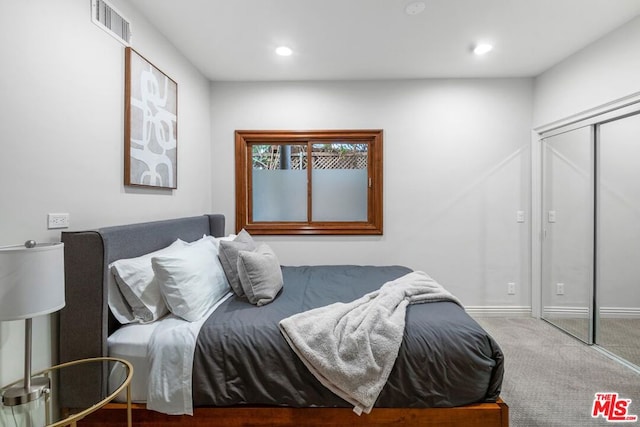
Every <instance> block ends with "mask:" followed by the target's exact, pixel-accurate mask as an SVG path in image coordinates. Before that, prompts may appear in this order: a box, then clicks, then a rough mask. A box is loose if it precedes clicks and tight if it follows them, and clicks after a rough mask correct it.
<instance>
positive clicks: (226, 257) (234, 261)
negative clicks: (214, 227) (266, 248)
mask: <svg viewBox="0 0 640 427" xmlns="http://www.w3.org/2000/svg"><path fill="white" fill-rule="evenodd" d="M255 249H256V243H255V242H254V241H253V239H252V238H251V235H250V234H249V233H247V231H246V230H245V229H242V231H240V233H238V235H237V236H236V238H235V239H233V240H232V241H230V242H228V241H224V240H221V241H220V250H219V252H218V258H219V259H220V264H222V270H224V274H225V276H227V280H228V281H229V285H231V289H233V292H235V294H236V295H238V296H239V297H241V296H243V295H244V291H243V289H242V285H241V284H240V280H239V279H238V267H237V265H238V251H253V250H255Z"/></svg>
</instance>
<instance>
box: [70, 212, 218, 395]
mask: <svg viewBox="0 0 640 427" xmlns="http://www.w3.org/2000/svg"><path fill="white" fill-rule="evenodd" d="M224 233H225V219H224V216H223V215H202V216H197V217H188V218H178V219H170V220H164V221H153V222H145V223H139V224H130V225H121V226H115V227H105V228H100V229H98V230H94V231H79V232H63V233H62V241H63V242H64V258H65V259H64V266H65V293H66V296H65V298H66V305H65V307H64V308H63V309H62V310H61V311H60V316H59V319H60V320H59V337H60V340H59V361H60V363H63V362H68V361H72V360H78V359H84V358H90V357H100V356H107V355H108V354H107V337H108V336H109V334H110V333H112V332H113V331H115V330H116V329H117V328H118V327H119V326H120V324H119V323H118V322H117V321H116V320H115V318H114V317H113V315H112V314H111V313H110V311H109V307H108V305H107V289H108V286H107V284H108V274H109V272H108V266H109V263H111V262H113V261H115V260H118V259H122V258H132V257H136V256H140V255H144V254H146V253H149V252H153V251H155V250H158V249H162V248H164V247H166V246H169V245H170V244H171V243H173V242H174V241H175V240H176V239H178V238H180V239H182V240H184V241H187V242H192V241H194V240H197V239H199V238H201V237H202V236H203V235H204V234H208V235H212V236H216V237H220V236H223V235H224ZM63 372H64V371H63ZM106 375H107V372H106V370H105V372H98V371H95V372H91V371H87V372H84V373H82V374H81V375H78V374H75V373H74V375H67V376H64V375H61V376H60V404H61V406H62V407H63V408H81V407H86V406H87V405H91V404H92V403H95V402H97V401H98V400H96V399H97V398H100V397H102V396H105V393H106V390H107V381H106Z"/></svg>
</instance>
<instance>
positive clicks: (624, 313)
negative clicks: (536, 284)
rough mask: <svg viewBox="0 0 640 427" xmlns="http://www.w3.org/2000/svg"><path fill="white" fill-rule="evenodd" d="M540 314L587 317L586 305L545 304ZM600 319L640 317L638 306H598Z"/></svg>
mask: <svg viewBox="0 0 640 427" xmlns="http://www.w3.org/2000/svg"><path fill="white" fill-rule="evenodd" d="M542 316H543V317H545V316H549V317H556V318H578V319H587V318H589V308H588V307H562V306H547V307H543V309H542ZM600 318H601V319H640V308H639V307H600Z"/></svg>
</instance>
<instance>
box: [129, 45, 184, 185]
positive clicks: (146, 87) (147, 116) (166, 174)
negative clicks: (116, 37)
mask: <svg viewBox="0 0 640 427" xmlns="http://www.w3.org/2000/svg"><path fill="white" fill-rule="evenodd" d="M177 136H178V84H177V83H176V82H175V81H173V80H172V79H171V78H169V77H168V76H167V75H166V74H164V73H163V72H162V71H160V70H159V69H157V68H156V67H155V66H154V65H153V64H152V63H151V62H149V61H147V60H146V59H145V58H144V57H143V56H142V55H140V54H139V53H138V52H136V51H135V50H133V49H132V48H130V47H127V48H126V50H125V120H124V145H125V147H124V148H125V150H124V184H125V185H132V186H142V187H154V188H166V189H175V188H178V186H177V173H178V140H177Z"/></svg>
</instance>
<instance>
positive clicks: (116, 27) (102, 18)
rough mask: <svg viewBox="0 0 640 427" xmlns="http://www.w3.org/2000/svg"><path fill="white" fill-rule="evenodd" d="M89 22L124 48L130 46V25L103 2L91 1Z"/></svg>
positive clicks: (98, 0) (99, 0) (102, 0)
mask: <svg viewBox="0 0 640 427" xmlns="http://www.w3.org/2000/svg"><path fill="white" fill-rule="evenodd" d="M91 20H92V21H93V23H94V24H96V25H97V26H98V27H100V28H102V29H103V30H104V31H106V32H107V33H109V34H110V35H112V36H113V37H115V38H116V39H117V40H118V41H119V42H120V43H122V44H124V45H125V46H129V45H130V44H131V24H129V21H127V20H126V19H125V18H124V17H123V16H122V14H120V12H118V11H117V10H116V9H114V8H113V7H112V6H111V5H110V4H109V3H107V2H106V1H104V0H91Z"/></svg>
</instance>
